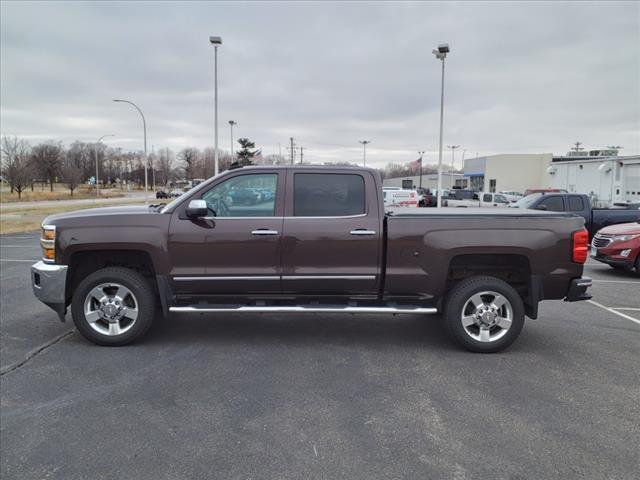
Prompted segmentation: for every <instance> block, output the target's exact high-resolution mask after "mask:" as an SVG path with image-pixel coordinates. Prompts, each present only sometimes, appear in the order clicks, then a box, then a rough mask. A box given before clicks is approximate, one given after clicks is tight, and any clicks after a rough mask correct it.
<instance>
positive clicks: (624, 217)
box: [511, 192, 640, 238]
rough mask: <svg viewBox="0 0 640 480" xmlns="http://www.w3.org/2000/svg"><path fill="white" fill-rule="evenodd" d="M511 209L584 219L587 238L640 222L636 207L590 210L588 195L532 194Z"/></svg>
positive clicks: (639, 210)
mask: <svg viewBox="0 0 640 480" xmlns="http://www.w3.org/2000/svg"><path fill="white" fill-rule="evenodd" d="M511 207H513V208H528V209H534V210H544V211H547V212H569V213H573V214H575V215H580V216H581V217H582V218H584V222H585V227H586V229H587V230H588V231H589V238H593V236H594V235H595V234H596V233H597V232H598V230H600V229H602V228H604V227H607V226H609V225H617V224H619V223H630V222H637V221H638V220H640V209H638V207H637V206H635V207H634V206H631V205H630V206H629V207H628V208H592V207H591V200H590V199H589V196H588V195H584V194H579V193H561V192H551V193H547V192H538V193H532V194H531V195H528V196H526V197H524V198H522V199H520V200H518V202H516V203H515V204H513V205H511Z"/></svg>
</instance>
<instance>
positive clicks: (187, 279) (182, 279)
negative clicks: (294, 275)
mask: <svg viewBox="0 0 640 480" xmlns="http://www.w3.org/2000/svg"><path fill="white" fill-rule="evenodd" d="M173 280H174V281H175V282H199V281H207V280H215V281H218V280H280V276H255V277H216V276H211V277H173Z"/></svg>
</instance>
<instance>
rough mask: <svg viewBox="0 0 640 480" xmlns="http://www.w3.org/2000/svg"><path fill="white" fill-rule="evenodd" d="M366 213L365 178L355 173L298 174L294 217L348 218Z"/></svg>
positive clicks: (294, 185)
mask: <svg viewBox="0 0 640 480" xmlns="http://www.w3.org/2000/svg"><path fill="white" fill-rule="evenodd" d="M363 213H365V197H364V178H362V176H360V175H355V174H333V173H296V174H295V175H294V177H293V215H294V216H295V217H346V216H350V215H360V214H363Z"/></svg>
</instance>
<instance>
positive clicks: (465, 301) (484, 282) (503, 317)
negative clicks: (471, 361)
mask: <svg viewBox="0 0 640 480" xmlns="http://www.w3.org/2000/svg"><path fill="white" fill-rule="evenodd" d="M444 320H445V324H446V327H447V331H448V333H449V335H450V336H451V338H452V339H453V340H454V341H455V342H456V343H458V344H459V345H461V346H463V347H464V348H466V349H467V350H470V351H472V352H479V353H495V352H499V351H501V350H503V349H505V348H507V347H508V346H509V345H511V344H512V343H513V342H514V341H515V340H516V339H517V338H518V336H519V335H520V332H521V331H522V327H523V326H524V304H523V302H522V299H521V298H520V295H518V292H516V290H515V289H514V288H513V287H512V286H511V285H509V284H508V283H506V282H504V281H503V280H500V279H498V278H495V277H488V276H478V277H470V278H467V279H465V280H462V281H461V282H460V283H458V284H457V285H456V286H455V287H453V289H452V290H451V292H450V294H449V296H448V297H447V299H446V301H445V304H444Z"/></svg>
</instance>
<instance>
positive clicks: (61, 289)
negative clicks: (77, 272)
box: [31, 261, 68, 321]
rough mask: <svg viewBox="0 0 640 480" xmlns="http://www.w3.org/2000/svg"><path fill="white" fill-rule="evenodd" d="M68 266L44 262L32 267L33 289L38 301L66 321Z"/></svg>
mask: <svg viewBox="0 0 640 480" xmlns="http://www.w3.org/2000/svg"><path fill="white" fill-rule="evenodd" d="M67 269H68V267H67V266H66V265H51V264H48V263H44V262H42V261H40V262H37V263H34V264H33V265H32V266H31V287H32V288H33V294H34V295H35V296H36V298H37V299H38V300H40V301H41V302H42V303H44V304H45V305H47V306H48V307H50V308H52V309H53V310H55V312H56V313H57V314H58V316H59V317H60V320H62V321H64V314H65V313H66V286H67Z"/></svg>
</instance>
